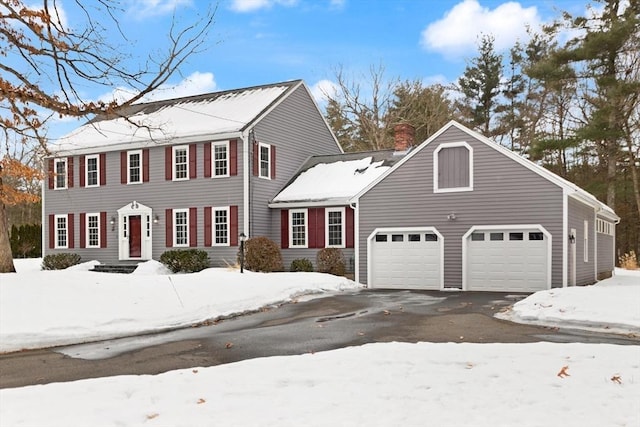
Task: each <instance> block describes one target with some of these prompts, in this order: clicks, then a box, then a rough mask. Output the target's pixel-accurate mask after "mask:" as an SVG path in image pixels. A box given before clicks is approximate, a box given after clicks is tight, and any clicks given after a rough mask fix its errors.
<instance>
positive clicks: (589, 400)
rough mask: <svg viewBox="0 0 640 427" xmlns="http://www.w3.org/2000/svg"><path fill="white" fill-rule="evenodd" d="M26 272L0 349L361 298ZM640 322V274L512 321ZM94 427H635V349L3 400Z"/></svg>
mask: <svg viewBox="0 0 640 427" xmlns="http://www.w3.org/2000/svg"><path fill="white" fill-rule="evenodd" d="M18 267H19V273H18V274H14V275H6V274H4V275H0V348H2V349H4V351H7V350H8V349H18V348H23V347H37V346H41V345H54V344H63V343H71V342H81V341H86V340H92V339H99V338H107V337H113V336H121V335H129V334H132V333H135V332H140V331H150V330H157V329H162V328H169V327H175V326H178V325H183V324H191V323H196V322H199V321H201V320H205V319H208V318H212V317H216V316H222V315H228V314H231V313H238V312H244V311H247V310H254V309H257V308H259V307H261V306H263V305H266V304H270V303H274V302H277V301H284V300H287V299H289V298H293V297H295V296H297V295H301V294H305V293H309V292H324V291H334V290H340V289H351V288H355V287H357V285H356V284H355V283H353V282H350V281H347V280H345V279H340V278H336V277H332V276H326V275H321V274H307V273H295V274H292V273H282V274H269V275H266V274H255V273H247V274H244V275H240V273H238V272H237V271H232V270H226V269H211V270H205V271H204V272H201V273H199V274H193V275H167V274H162V271H161V269H160V268H159V266H158V265H157V264H155V263H148V264H145V266H144V267H145V268H144V269H145V270H146V271H140V272H138V273H137V274H134V275H129V276H124V275H123V276H121V275H108V274H99V273H90V272H86V271H82V268H83V267H80V268H79V269H76V270H75V271H73V270H72V271H58V272H38V271H35V270H34V269H33V266H31V268H29V266H28V265H21V264H18ZM84 268H85V269H86V266H84ZM612 306H614V307H612ZM639 314H640V272H622V271H620V270H618V271H617V275H616V277H615V278H613V279H609V280H607V281H603V282H601V283H599V284H598V285H596V286H590V287H584V288H571V289H561V290H552V291H547V292H542V293H538V294H534V295H532V296H530V297H529V298H527V299H525V300H523V301H522V302H520V303H518V304H517V305H516V306H515V307H514V309H513V310H512V311H510V312H507V313H505V314H504V315H503V316H508V317H509V318H512V319H514V320H519V319H524V320H526V321H527V322H532V323H533V322H545V324H552V325H554V324H556V325H558V326H562V325H563V324H564V323H565V322H571V326H579V327H589V328H605V330H610V331H612V330H615V331H616V332H619V333H625V334H630V333H637V331H638V329H639V328H640V321H639V320H638V319H639V317H640V316H638V315H639ZM556 322H557V323H556ZM607 327H608V328H609V329H607ZM89 425H90V426H190V427H191V426H211V425H224V426H247V425H252V426H254V425H255V426H265V425H267V426H272V425H274V426H300V425H305V426H326V425H336V426H359V425H368V426H392V425H398V426H407V427H412V426H423V425H435V426H518V427H522V426H552V425H562V426H581V427H582V426H640V346H621V345H611V344H552V343H535V344H468V343H462V344H460V343H446V344H433V343H418V344H406V343H388V344H369V345H365V346H361V347H352V348H346V349H340V350H335V351H329V352H322V353H316V354H306V355H300V356H283V357H271V358H263V359H254V360H247V361H243V362H238V363H233V364H229V365H222V366H216V367H210V368H194V369H185V370H178V371H172V372H167V373H164V374H160V375H154V376H118V377H111V378H98V379H90V380H81V381H75V382H70V383H55V384H47V385H41V386H31V387H22V388H18V389H2V390H0V426H2V427H5V426H11V427H13V426H65V427H72V426H89Z"/></svg>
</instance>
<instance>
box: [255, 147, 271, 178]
mask: <svg viewBox="0 0 640 427" xmlns="http://www.w3.org/2000/svg"><path fill="white" fill-rule="evenodd" d="M258 150H259V152H258V154H259V155H258V162H259V163H258V166H259V167H258V173H259V176H260V178H271V146H270V145H267V144H263V143H260V144H259V145H258Z"/></svg>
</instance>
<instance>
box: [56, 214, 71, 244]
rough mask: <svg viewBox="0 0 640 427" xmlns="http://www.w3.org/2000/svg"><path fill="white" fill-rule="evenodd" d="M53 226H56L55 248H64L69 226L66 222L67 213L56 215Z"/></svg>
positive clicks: (66, 242)
mask: <svg viewBox="0 0 640 427" xmlns="http://www.w3.org/2000/svg"><path fill="white" fill-rule="evenodd" d="M55 226H56V234H55V239H56V240H55V248H56V249H66V248H67V247H68V244H69V243H68V236H69V228H68V224H67V215H56V216H55Z"/></svg>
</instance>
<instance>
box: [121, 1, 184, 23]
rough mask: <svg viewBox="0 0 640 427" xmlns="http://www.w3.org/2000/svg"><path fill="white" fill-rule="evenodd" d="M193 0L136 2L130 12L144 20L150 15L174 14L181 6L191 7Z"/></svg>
mask: <svg viewBox="0 0 640 427" xmlns="http://www.w3.org/2000/svg"><path fill="white" fill-rule="evenodd" d="M191 3H192V1H191V0H134V1H133V4H132V6H131V8H130V9H129V12H135V14H136V15H137V16H138V17H139V18H140V19H144V18H146V17H147V16H149V15H164V14H167V13H173V12H174V11H175V10H176V9H177V8H178V7H180V6H188V5H191Z"/></svg>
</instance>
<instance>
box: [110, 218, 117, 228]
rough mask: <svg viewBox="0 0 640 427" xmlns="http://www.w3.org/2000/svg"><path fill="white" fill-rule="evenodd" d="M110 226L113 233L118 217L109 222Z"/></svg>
mask: <svg viewBox="0 0 640 427" xmlns="http://www.w3.org/2000/svg"><path fill="white" fill-rule="evenodd" d="M109 224H111V231H114V230H115V229H116V217H115V216H112V217H111V220H110V221H109Z"/></svg>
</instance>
